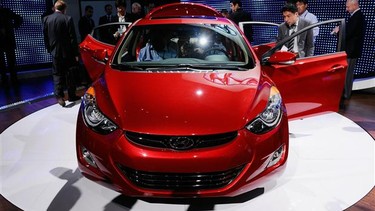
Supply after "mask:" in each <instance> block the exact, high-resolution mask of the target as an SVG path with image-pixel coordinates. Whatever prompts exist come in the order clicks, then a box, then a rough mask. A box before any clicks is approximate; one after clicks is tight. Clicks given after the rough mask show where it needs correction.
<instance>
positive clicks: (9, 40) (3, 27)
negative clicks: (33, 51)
mask: <svg viewBox="0 0 375 211" xmlns="http://www.w3.org/2000/svg"><path fill="white" fill-rule="evenodd" d="M21 24H22V17H21V16H20V15H18V14H16V13H14V12H13V11H12V10H10V9H8V8H4V7H2V5H1V2H0V72H1V82H2V84H7V81H8V76H7V75H6V69H8V72H9V73H10V77H11V81H12V83H14V84H15V83H17V72H16V69H15V67H16V53H15V49H16V39H15V36H14V29H18V28H19V27H20V26H21ZM5 56H6V61H7V63H8V68H6V65H5Z"/></svg>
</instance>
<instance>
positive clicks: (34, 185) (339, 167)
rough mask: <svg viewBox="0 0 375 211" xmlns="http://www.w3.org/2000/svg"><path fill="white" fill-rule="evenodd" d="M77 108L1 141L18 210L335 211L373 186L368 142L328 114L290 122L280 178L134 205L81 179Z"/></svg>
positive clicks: (1, 172)
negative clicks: (251, 187) (212, 194)
mask: <svg viewBox="0 0 375 211" xmlns="http://www.w3.org/2000/svg"><path fill="white" fill-rule="evenodd" d="M78 107H79V106H78V105H75V106H73V107H71V108H62V107H60V106H59V105H53V106H50V107H47V108H45V109H42V110H40V111H38V112H35V113H33V114H31V115H29V116H27V117H25V118H23V119H21V120H20V121H18V122H16V123H15V124H13V125H12V126H10V127H9V128H8V129H6V130H5V131H4V132H3V133H2V134H1V136H0V137H1V139H0V147H1V151H0V153H1V154H0V158H1V161H0V165H1V166H0V167H1V168H0V182H1V186H0V192H1V194H2V195H3V196H4V197H5V198H6V199H8V200H9V201H10V202H11V203H13V204H15V205H16V206H18V207H19V208H21V209H23V210H28V211H30V210H37V211H40V210H47V209H48V210H79V211H81V210H91V211H94V210H132V211H133V210H145V211H149V210H152V211H157V210H160V211H166V210H173V211H179V210H207V209H214V210H230V211H237V210H243V211H249V210H267V211H270V210H289V211H291V210H298V211H300V210H343V209H345V208H347V207H349V206H351V205H352V204H354V203H356V202H357V201H358V200H360V199H361V198H362V197H363V196H365V195H366V194H367V193H368V192H369V191H370V190H371V188H372V187H374V184H375V176H374V175H375V159H374V151H375V150H374V148H375V144H374V140H373V139H372V137H371V136H370V135H369V134H368V133H367V132H366V131H364V130H363V129H362V128H361V127H359V126H358V125H356V124H355V123H354V122H352V121H351V120H349V119H347V118H345V117H343V116H341V115H339V114H337V113H328V114H324V115H320V116H315V117H310V118H306V119H303V120H295V121H291V122H290V154H289V159H288V163H287V167H286V170H285V172H284V173H283V174H282V175H281V176H280V177H278V178H275V180H272V181H269V182H267V183H265V188H264V189H263V190H260V193H261V194H260V195H259V194H258V196H256V195H257V193H258V192H256V191H252V192H249V193H248V194H245V195H243V196H240V197H235V198H219V199H135V198H129V197H125V196H123V195H121V194H119V193H117V192H114V191H112V190H110V189H107V188H105V187H102V186H100V185H98V184H96V183H94V182H92V181H90V180H88V179H86V178H84V177H82V176H81V174H80V173H79V171H78V169H77V161H76V154H75V122H76V118H77V113H78Z"/></svg>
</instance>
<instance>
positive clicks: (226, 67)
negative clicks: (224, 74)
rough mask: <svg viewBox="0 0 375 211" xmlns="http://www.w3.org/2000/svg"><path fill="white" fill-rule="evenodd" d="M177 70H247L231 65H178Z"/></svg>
mask: <svg viewBox="0 0 375 211" xmlns="http://www.w3.org/2000/svg"><path fill="white" fill-rule="evenodd" d="M177 67H178V68H189V69H199V70H239V71H246V70H248V69H246V68H244V67H239V66H232V65H218V64H215V65H212V64H179V65H177Z"/></svg>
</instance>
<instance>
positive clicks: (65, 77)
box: [43, 0, 80, 107]
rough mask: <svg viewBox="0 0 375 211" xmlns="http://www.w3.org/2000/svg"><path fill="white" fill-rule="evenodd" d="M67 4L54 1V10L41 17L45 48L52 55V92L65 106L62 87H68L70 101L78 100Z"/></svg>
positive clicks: (74, 43)
mask: <svg viewBox="0 0 375 211" xmlns="http://www.w3.org/2000/svg"><path fill="white" fill-rule="evenodd" d="M66 8H67V4H66V3H65V1H63V0H57V1H56V3H55V12H54V13H53V14H51V15H48V16H46V17H44V18H43V35H44V41H45V45H46V49H47V51H48V52H49V53H51V55H52V76H53V83H54V94H55V97H56V98H57V101H58V103H59V104H60V105H61V106H62V107H65V100H64V89H65V87H66V88H67V89H68V100H69V101H70V102H73V101H76V100H79V99H80V97H78V96H77V95H76V84H75V78H74V74H73V73H72V72H71V70H72V67H76V65H77V62H78V59H79V58H78V56H79V52H78V44H77V38H76V33H75V29H74V22H73V18H72V17H70V16H68V15H65V12H66Z"/></svg>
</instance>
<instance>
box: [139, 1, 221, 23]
mask: <svg viewBox="0 0 375 211" xmlns="http://www.w3.org/2000/svg"><path fill="white" fill-rule="evenodd" d="M184 17H186V18H214V17H223V16H222V15H221V13H219V12H218V11H216V10H215V9H213V8H211V7H209V6H206V5H203V4H197V3H188V2H185V3H174V4H167V5H163V6H160V7H157V8H155V9H153V10H152V11H151V12H150V13H148V14H147V15H146V17H145V19H167V18H184Z"/></svg>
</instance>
